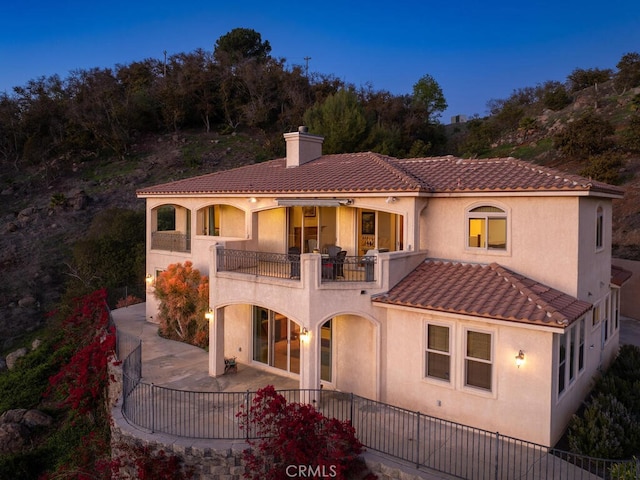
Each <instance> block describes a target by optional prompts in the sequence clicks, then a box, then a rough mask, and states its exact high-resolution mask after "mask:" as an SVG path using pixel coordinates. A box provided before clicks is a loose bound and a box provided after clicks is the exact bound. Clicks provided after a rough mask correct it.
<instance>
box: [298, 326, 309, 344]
mask: <svg viewBox="0 0 640 480" xmlns="http://www.w3.org/2000/svg"><path fill="white" fill-rule="evenodd" d="M309 336H310V335H309V330H307V327H302V331H301V332H300V341H301V342H303V343H307V342H308V341H309Z"/></svg>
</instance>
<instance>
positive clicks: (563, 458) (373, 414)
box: [118, 334, 640, 480]
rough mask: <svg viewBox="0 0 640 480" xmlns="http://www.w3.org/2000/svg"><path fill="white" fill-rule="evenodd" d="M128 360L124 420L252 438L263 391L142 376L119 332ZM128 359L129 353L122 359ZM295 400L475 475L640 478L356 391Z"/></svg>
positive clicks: (526, 479)
mask: <svg viewBox="0 0 640 480" xmlns="http://www.w3.org/2000/svg"><path fill="white" fill-rule="evenodd" d="M120 342H123V344H122V346H119V347H118V351H119V352H123V353H124V352H127V351H129V350H130V351H129V353H128V355H127V356H126V357H125V358H124V359H123V405H122V412H123V415H124V416H125V418H126V419H127V420H128V421H129V422H131V423H133V424H134V425H136V426H137V427H140V428H143V429H146V430H148V431H150V432H154V433H156V432H157V433H166V434H170V435H176V436H181V437H187V438H202V439H227V440H237V439H247V438H253V437H254V433H253V432H252V431H247V430H243V429H242V428H240V421H239V419H238V417H237V413H238V412H240V411H241V410H242V409H243V408H245V409H246V408H248V407H249V406H250V405H251V404H252V402H253V399H254V398H255V396H256V392H250V391H247V392H194V391H184V390H175V389H172V388H167V387H162V386H158V385H154V384H147V383H145V382H142V381H141V365H142V363H141V358H142V345H141V343H140V340H139V339H138V343H137V345H135V342H132V341H131V339H130V338H127V337H126V336H123V335H121V334H119V335H118V343H119V344H120ZM120 358H122V357H120ZM278 393H280V394H281V395H283V396H284V397H285V398H286V400H287V401H288V402H300V403H305V404H311V405H313V406H314V407H315V408H316V409H317V410H318V411H320V412H321V413H322V414H323V415H325V416H326V417H329V418H337V419H339V420H343V421H344V420H348V421H349V422H351V424H352V425H353V427H354V428H355V430H356V434H357V436H358V439H359V440H360V442H362V443H363V445H364V446H365V447H366V448H368V449H370V450H375V451H378V452H381V453H384V454H387V455H390V456H393V457H396V458H398V459H401V460H404V461H407V462H410V463H412V464H414V465H415V466H416V467H417V468H421V467H426V468H429V469H431V470H435V471H439V472H443V473H446V474H449V475H453V476H455V477H458V478H463V479H469V480H484V479H493V480H514V479H522V480H556V479H557V480H560V479H562V480H590V479H606V480H627V479H632V478H640V462H638V461H637V460H635V459H634V460H628V461H624V460H607V459H598V458H592V457H587V456H583V455H575V454H572V453H569V452H564V451H561V450H557V449H554V448H549V447H545V446H542V445H538V444H535V443H531V442H527V441H524V440H520V439H517V438H513V437H509V436H505V435H501V434H499V433H497V432H489V431H486V430H482V429H479V428H474V427H470V426H468V425H462V424H458V423H455V422H451V421H448V420H443V419H440V418H436V417H432V416H429V415H424V414H421V413H420V412H415V411H411V410H406V409H402V408H399V407H395V406H393V405H388V404H385V403H381V402H377V401H374V400H369V399H366V398H363V397H360V396H358V395H354V394H351V393H343V392H337V391H330V390H323V389H319V390H280V391H278Z"/></svg>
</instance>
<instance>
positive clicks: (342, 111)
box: [304, 90, 368, 153]
mask: <svg viewBox="0 0 640 480" xmlns="http://www.w3.org/2000/svg"><path fill="white" fill-rule="evenodd" d="M304 122H305V125H307V126H308V127H309V130H310V131H311V132H313V133H316V134H319V135H324V137H325V141H324V144H323V150H324V151H325V152H326V153H342V152H354V151H357V150H358V147H359V146H360V144H361V143H362V142H363V141H364V140H365V139H366V138H367V129H368V125H367V119H366V117H365V114H364V110H363V108H362V105H361V104H360V102H359V101H358V96H357V95H356V94H355V93H354V92H353V91H351V90H340V91H339V92H338V93H336V94H335V95H329V96H328V97H327V99H326V100H325V101H324V102H323V103H321V104H317V105H315V106H313V107H311V108H310V109H309V110H307V111H306V112H305V114H304Z"/></svg>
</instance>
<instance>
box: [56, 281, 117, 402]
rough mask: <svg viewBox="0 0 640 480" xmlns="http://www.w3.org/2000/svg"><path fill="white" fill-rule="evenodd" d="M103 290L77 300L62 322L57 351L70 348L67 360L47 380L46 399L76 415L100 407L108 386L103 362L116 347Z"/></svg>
mask: <svg viewBox="0 0 640 480" xmlns="http://www.w3.org/2000/svg"><path fill="white" fill-rule="evenodd" d="M106 298H107V294H106V291H105V290H97V291H96V292H94V293H92V294H90V295H87V296H85V297H83V298H82V299H80V300H79V302H78V304H77V306H76V309H75V311H74V312H73V313H72V314H71V315H69V317H67V318H66V319H65V320H64V321H63V322H62V328H63V329H64V331H65V337H64V340H63V342H62V344H61V345H59V347H58V349H62V348H68V347H70V348H74V349H75V353H74V354H73V356H72V357H71V360H70V361H69V362H68V363H67V364H66V365H63V367H62V368H61V369H60V371H59V372H58V373H57V374H55V375H53V376H52V377H51V378H49V388H48V390H47V392H46V394H45V395H46V396H48V397H51V398H53V399H54V400H58V401H59V403H60V404H61V406H68V407H71V408H72V409H73V410H75V411H77V412H78V413H80V414H86V413H89V412H92V411H95V410H97V409H98V408H100V407H101V406H102V405H101V403H102V399H103V398H104V392H105V389H106V387H107V385H108V381H109V378H108V373H107V363H108V362H109V359H110V357H111V355H112V354H113V352H114V351H115V346H116V335H115V328H114V327H113V326H111V327H110V326H109V310H108V308H107V304H106Z"/></svg>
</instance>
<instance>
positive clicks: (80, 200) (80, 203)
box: [68, 189, 89, 210]
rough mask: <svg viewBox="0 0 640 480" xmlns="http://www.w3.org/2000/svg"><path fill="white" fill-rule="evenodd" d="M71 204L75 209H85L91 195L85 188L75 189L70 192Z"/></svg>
mask: <svg viewBox="0 0 640 480" xmlns="http://www.w3.org/2000/svg"><path fill="white" fill-rule="evenodd" d="M68 198H69V200H68V201H69V205H70V206H71V208H72V209H73V210H84V209H85V207H86V206H87V203H88V202H89V197H87V194H86V193H85V191H84V190H80V189H75V190H73V191H71V192H70V193H69V196H68Z"/></svg>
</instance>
